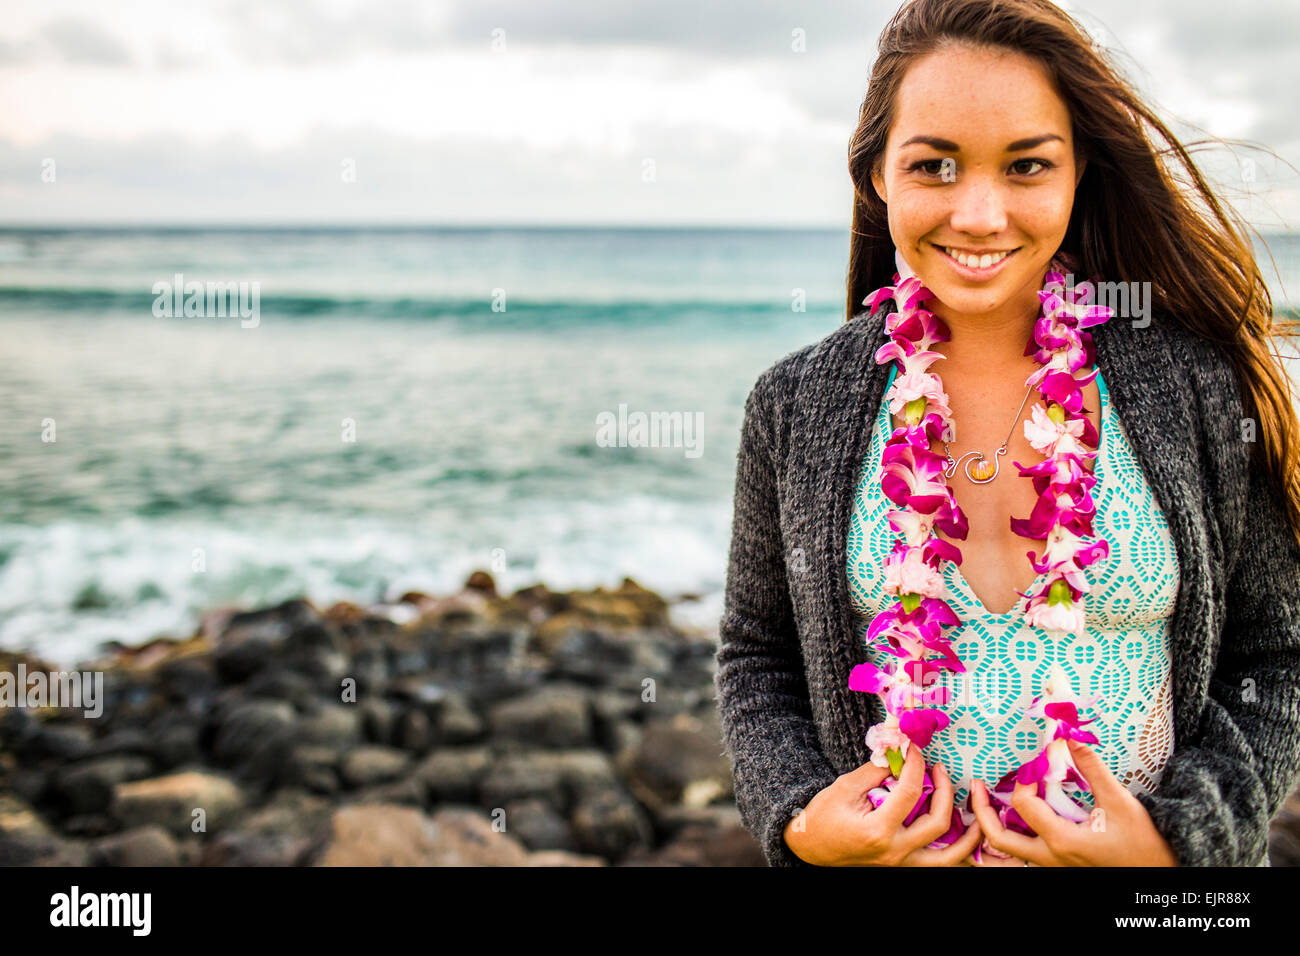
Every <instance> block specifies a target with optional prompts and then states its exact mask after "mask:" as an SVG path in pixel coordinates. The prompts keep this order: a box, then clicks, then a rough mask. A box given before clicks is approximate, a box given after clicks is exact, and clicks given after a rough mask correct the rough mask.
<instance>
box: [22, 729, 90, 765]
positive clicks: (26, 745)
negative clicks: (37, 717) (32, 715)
mask: <svg viewBox="0 0 1300 956" xmlns="http://www.w3.org/2000/svg"><path fill="white" fill-rule="evenodd" d="M94 746H95V737H94V734H93V733H91V730H90V728H89V727H87V726H83V725H81V724H65V723H56V722H53V721H46V722H42V723H40V724H38V726H37V728H36V731H35V732H34V733H32V734H30V735H28V736H27V737H26V738H25V739H24V741H23V745H22V747H21V748H20V749H19V750H18V755H19V756H20V757H21V758H23V759H44V758H49V759H52V760H80V759H81V758H82V757H86V756H89V755H90V752H91V750H92V749H94Z"/></svg>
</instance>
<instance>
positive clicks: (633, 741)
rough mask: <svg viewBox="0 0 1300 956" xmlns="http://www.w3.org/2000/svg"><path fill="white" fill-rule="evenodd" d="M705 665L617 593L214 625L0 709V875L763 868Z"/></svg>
mask: <svg viewBox="0 0 1300 956" xmlns="http://www.w3.org/2000/svg"><path fill="white" fill-rule="evenodd" d="M716 648H717V645H716V636H714V635H711V634H708V633H695V632H690V631H688V630H684V629H682V628H679V627H676V626H674V625H673V624H672V623H670V619H669V605H668V602H667V601H665V600H664V599H663V598H662V597H660V596H659V595H658V594H655V593H654V592H652V591H649V590H646V589H645V588H642V587H640V586H639V585H638V584H637V583H636V582H634V581H632V580H631V579H626V578H625V579H624V581H623V583H622V584H621V585H620V586H619V588H617V589H615V590H605V589H603V588H597V589H595V590H592V591H569V592H556V591H551V590H549V589H547V588H546V587H545V586H544V585H540V584H539V585H535V586H533V587H530V588H526V589H523V590H520V591H517V592H515V593H514V594H512V595H509V596H502V595H499V594H498V593H497V590H496V586H495V583H494V581H493V579H492V577H491V576H490V575H489V574H487V573H486V572H483V571H477V572H475V573H474V574H472V575H471V576H470V578H469V580H468V581H467V582H466V585H465V587H464V588H463V589H462V590H461V591H460V592H459V593H457V594H455V595H451V596H449V597H444V598H435V597H431V596H429V595H425V594H420V593H415V592H412V593H409V594H405V595H403V596H402V598H401V600H400V601H398V602H397V603H395V604H389V605H375V606H372V607H369V608H366V607H360V606H358V605H355V604H348V603H339V604H335V605H333V606H332V607H329V608H327V609H324V610H322V609H319V608H317V607H316V606H314V605H313V604H312V603H311V602H310V600H308V599H306V598H299V599H295V600H291V601H286V602H284V603H283V604H280V605H277V606H274V607H267V608H261V609H256V610H251V611H245V610H241V609H238V608H222V609H218V610H214V611H211V612H209V613H208V614H206V615H205V616H204V617H203V620H202V621H201V622H200V625H199V627H198V629H197V633H195V634H194V635H193V636H192V637H189V638H186V639H180V640H169V639H160V640H154V641H150V642H148V643H146V644H143V645H140V646H135V647H128V646H121V645H115V646H112V647H109V648H108V649H107V652H106V654H105V655H104V656H103V657H102V658H100V659H96V660H92V661H86V662H83V663H82V664H80V665H78V667H77V668H76V669H77V670H79V671H95V672H99V673H102V675H103V700H102V701H101V704H102V712H101V713H99V714H98V716H94V717H87V716H86V715H85V714H84V713H83V712H81V711H78V710H74V709H67V708H65V709H63V710H60V709H57V708H53V707H37V708H32V707H23V706H0V866H42V865H44V866H51V865H52V866H191V865H194V866H367V865H392V866H763V865H765V864H764V860H763V857H762V854H761V852H760V851H759V848H758V846H757V844H756V843H755V842H754V840H753V838H752V837H751V836H750V834H749V833H748V831H746V830H745V829H744V827H743V826H742V825H741V823H740V817H739V814H738V813H737V811H736V807H735V803H734V800H733V790H732V779H731V769H730V764H729V762H728V760H727V757H726V756H725V753H724V749H723V745H722V742H721V731H720V727H719V724H718V716H717V711H716V704H715V701H714V688H713V673H714V667H715V664H714V655H715V653H716ZM20 667H25V669H26V672H27V673H28V674H30V673H32V672H36V671H41V672H44V673H50V672H53V671H56V670H59V668H56V667H53V666H50V665H49V664H47V663H45V662H43V661H41V660H39V659H38V658H36V657H34V656H32V655H27V654H14V653H8V652H3V651H0V674H5V673H8V674H17V673H18V672H19V668H20ZM64 670H66V668H64ZM1270 858H1271V862H1272V864H1273V865H1274V866H1298V865H1300V794H1296V795H1292V797H1291V798H1290V799H1289V800H1288V801H1287V804H1286V806H1285V807H1284V808H1283V810H1282V812H1281V813H1280V814H1279V816H1278V817H1277V819H1276V820H1275V821H1274V822H1273V827H1272V834H1271V840H1270Z"/></svg>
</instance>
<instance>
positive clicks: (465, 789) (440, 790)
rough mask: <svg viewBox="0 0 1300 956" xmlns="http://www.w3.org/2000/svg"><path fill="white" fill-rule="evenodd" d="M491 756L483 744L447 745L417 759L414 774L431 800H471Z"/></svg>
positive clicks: (457, 801) (475, 793) (476, 792)
mask: <svg viewBox="0 0 1300 956" xmlns="http://www.w3.org/2000/svg"><path fill="white" fill-rule="evenodd" d="M492 759H493V758H492V754H491V751H489V750H488V749H487V748H484V747H447V748H443V749H440V750H435V751H434V752H433V753H431V754H429V756H427V757H425V758H424V759H423V760H422V761H420V763H419V765H418V766H417V767H416V768H415V776H416V777H417V778H419V780H420V781H421V782H422V783H423V784H424V787H425V790H426V792H427V793H428V795H429V799H430V800H432V801H433V802H434V803H472V802H474V801H475V800H476V799H477V798H478V794H479V788H480V784H481V782H482V780H483V779H484V777H486V775H487V772H488V769H489V767H490V766H491V764H492Z"/></svg>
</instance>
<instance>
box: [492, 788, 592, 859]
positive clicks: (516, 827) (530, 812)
mask: <svg viewBox="0 0 1300 956" xmlns="http://www.w3.org/2000/svg"><path fill="white" fill-rule="evenodd" d="M504 819H505V823H506V829H507V830H508V831H509V832H510V834H511V835H512V836H514V837H515V838H516V839H518V840H520V841H521V842H522V843H523V844H524V846H526V847H528V849H530V850H568V851H570V852H572V851H573V850H576V849H577V841H576V840H575V839H574V836H573V828H572V827H571V826H569V822H568V821H567V820H565V819H564V817H562V816H561V815H560V814H558V813H556V812H555V809H554V808H553V807H551V805H550V804H548V803H547V802H546V801H545V800H538V799H536V798H535V797H534V798H529V799H525V800H512V801H511V802H510V803H508V804H506V806H505V814H504Z"/></svg>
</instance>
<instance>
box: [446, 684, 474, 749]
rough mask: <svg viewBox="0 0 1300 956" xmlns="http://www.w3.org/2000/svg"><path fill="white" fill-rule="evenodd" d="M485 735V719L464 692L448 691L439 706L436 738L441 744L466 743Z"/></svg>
mask: <svg viewBox="0 0 1300 956" xmlns="http://www.w3.org/2000/svg"><path fill="white" fill-rule="evenodd" d="M482 736H483V721H482V720H481V719H480V718H479V716H478V714H476V713H474V710H473V708H472V707H470V705H469V701H468V700H467V699H466V698H465V695H464V694H461V693H457V692H456V691H450V692H448V694H447V696H446V698H445V699H444V700H443V702H442V706H441V707H439V708H438V717H437V721H436V728H435V739H436V740H437V742H438V743H439V744H453V745H455V744H465V743H470V742H472V741H475V740H478V739H479V738H480V737H482Z"/></svg>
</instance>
